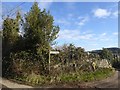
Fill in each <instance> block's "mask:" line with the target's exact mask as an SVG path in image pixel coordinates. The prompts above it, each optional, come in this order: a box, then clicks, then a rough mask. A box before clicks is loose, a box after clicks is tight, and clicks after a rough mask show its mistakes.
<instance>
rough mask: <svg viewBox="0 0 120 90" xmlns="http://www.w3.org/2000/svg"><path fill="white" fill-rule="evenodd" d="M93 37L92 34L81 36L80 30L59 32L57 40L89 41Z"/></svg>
mask: <svg viewBox="0 0 120 90" xmlns="http://www.w3.org/2000/svg"><path fill="white" fill-rule="evenodd" d="M93 36H94V34H92V33H87V34H83V33H81V32H80V30H61V31H60V32H59V39H64V40H89V39H91V38H92V37H93Z"/></svg>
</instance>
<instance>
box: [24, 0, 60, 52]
mask: <svg viewBox="0 0 120 90" xmlns="http://www.w3.org/2000/svg"><path fill="white" fill-rule="evenodd" d="M53 21H54V20H53V16H51V15H50V12H46V10H45V9H44V10H43V11H41V10H40V9H39V7H38V3H37V2H35V3H34V4H33V6H32V8H31V10H30V12H28V13H27V14H26V16H25V23H24V29H25V35H24V37H25V40H26V49H29V50H33V51H35V52H39V53H40V51H42V50H41V49H47V50H48V48H50V45H52V44H53V41H54V40H55V39H56V38H57V34H58V32H59V27H58V26H54V25H53Z"/></svg>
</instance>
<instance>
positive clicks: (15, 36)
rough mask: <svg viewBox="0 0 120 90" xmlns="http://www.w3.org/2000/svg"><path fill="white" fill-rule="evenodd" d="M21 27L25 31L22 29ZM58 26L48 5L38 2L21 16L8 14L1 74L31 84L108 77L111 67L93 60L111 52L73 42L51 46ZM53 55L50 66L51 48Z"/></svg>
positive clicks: (4, 27) (3, 38) (106, 55)
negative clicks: (97, 51)
mask: <svg viewBox="0 0 120 90" xmlns="http://www.w3.org/2000/svg"><path fill="white" fill-rule="evenodd" d="M20 28H22V32H23V34H21V33H20V32H21V31H20ZM59 30H60V28H59V26H55V25H54V18H53V16H51V15H50V12H49V11H48V12H47V11H46V10H45V9H44V10H43V11H41V9H39V8H38V3H37V2H35V3H34V4H33V6H32V8H31V10H30V11H29V12H28V13H27V14H26V15H25V16H24V19H23V18H21V15H20V13H19V12H18V13H17V15H16V17H15V18H10V17H7V18H6V19H5V20H4V22H3V31H2V33H3V35H2V40H3V43H2V44H3V45H2V46H3V50H2V52H3V54H2V55H3V56H2V74H3V76H4V77H9V78H14V79H16V80H19V81H23V82H25V83H27V84H32V85H44V84H51V83H65V82H83V81H92V80H96V79H100V78H103V77H107V76H109V75H110V74H111V73H112V69H101V68H99V67H98V66H96V65H95V66H94V65H93V62H97V61H100V60H101V59H107V60H109V59H110V62H111V61H112V60H111V58H113V57H112V54H111V52H109V51H107V50H104V49H103V52H102V53H101V54H92V53H90V54H89V53H88V52H86V51H85V50H84V48H81V47H75V46H74V45H73V44H69V45H66V44H65V45H63V46H61V47H56V48H54V49H53V48H52V45H54V44H55V39H56V38H57V37H58V35H57V34H58V33H59ZM50 50H57V51H59V52H60V53H59V54H58V55H51V63H50V70H49V61H48V59H49V52H50ZM109 56H110V57H109Z"/></svg>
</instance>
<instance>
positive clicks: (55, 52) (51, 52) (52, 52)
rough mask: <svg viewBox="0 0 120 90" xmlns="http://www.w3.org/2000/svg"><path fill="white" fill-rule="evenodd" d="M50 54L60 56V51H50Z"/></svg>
mask: <svg viewBox="0 0 120 90" xmlns="http://www.w3.org/2000/svg"><path fill="white" fill-rule="evenodd" d="M50 54H59V52H58V51H50Z"/></svg>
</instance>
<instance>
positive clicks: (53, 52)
mask: <svg viewBox="0 0 120 90" xmlns="http://www.w3.org/2000/svg"><path fill="white" fill-rule="evenodd" d="M51 54H59V52H58V51H49V71H50V55H51Z"/></svg>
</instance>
